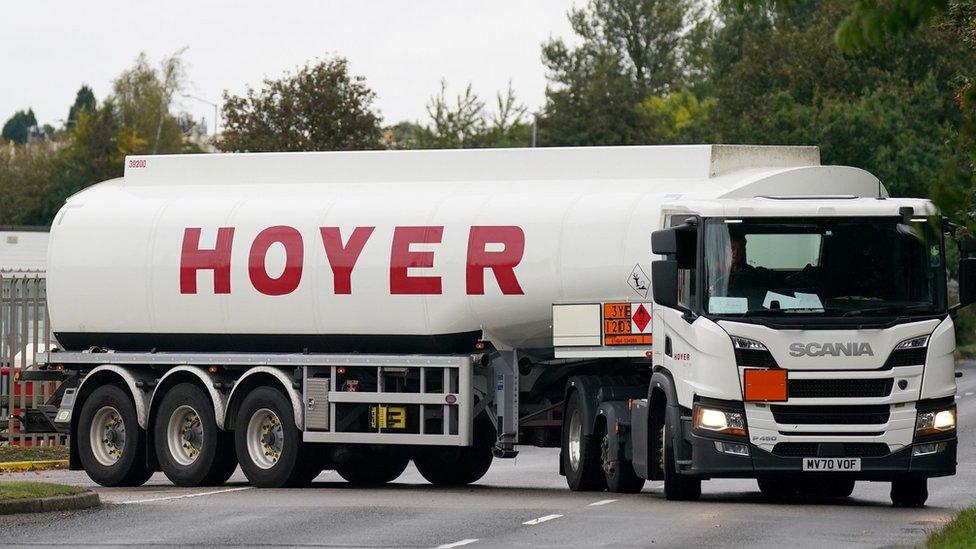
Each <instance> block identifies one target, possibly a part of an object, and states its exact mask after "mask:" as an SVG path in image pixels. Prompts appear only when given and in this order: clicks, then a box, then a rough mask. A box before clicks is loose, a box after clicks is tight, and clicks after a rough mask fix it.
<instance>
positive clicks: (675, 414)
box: [647, 368, 691, 459]
mask: <svg viewBox="0 0 976 549" xmlns="http://www.w3.org/2000/svg"><path fill="white" fill-rule="evenodd" d="M647 399H648V408H649V410H648V413H649V414H650V417H649V418H648V422H647V423H648V428H649V429H650V428H651V427H652V426H653V425H656V421H657V420H658V419H659V418H658V417H657V416H655V415H654V414H655V413H658V414H659V413H660V412H661V411H662V410H663V411H664V421H666V422H667V425H668V434H669V435H670V436H671V439H672V441H673V442H674V447H675V449H676V453H677V454H679V455H678V456H676V458H677V459H690V458H691V455H690V454H691V449H690V445H689V444H684V442H685V441H684V435H683V433H684V431H683V429H682V425H681V405H680V404H678V391H677V388H676V387H675V383H674V377H673V376H672V375H671V372H670V371H668V370H667V369H666V368H659V369H657V370H656V371H655V372H654V374H653V375H651V383H650V386H649V387H648V394H647ZM651 434H652V433H649V435H651ZM656 438H657V437H656V436H648V442H649V445H650V446H651V448H652V449H653V448H655V446H656V445H657V444H658V442H657V441H656ZM649 455H653V454H649Z"/></svg>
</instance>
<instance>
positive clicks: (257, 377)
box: [222, 366, 305, 431]
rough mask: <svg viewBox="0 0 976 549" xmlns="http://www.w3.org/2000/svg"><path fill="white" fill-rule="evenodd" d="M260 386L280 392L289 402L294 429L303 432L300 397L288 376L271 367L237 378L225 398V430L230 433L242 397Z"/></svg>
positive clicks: (302, 408)
mask: <svg viewBox="0 0 976 549" xmlns="http://www.w3.org/2000/svg"><path fill="white" fill-rule="evenodd" d="M261 386H269V387H275V388H277V389H279V390H281V391H282V392H283V393H284V394H285V395H286V396H287V397H288V399H289V400H290V401H291V406H292V411H293V412H294V415H295V427H297V428H298V430H299V431H304V426H305V414H304V412H305V409H304V407H303V406H302V395H301V394H300V393H299V392H298V391H297V390H296V389H295V387H294V385H293V381H292V379H291V378H289V377H288V375H287V374H286V373H285V372H283V371H282V370H279V369H278V368H272V367H271V366H257V367H254V368H251V369H250V370H248V371H246V372H245V373H244V375H242V376H241V377H240V378H238V380H237V382H236V383H235V384H234V388H233V389H231V391H230V396H229V397H228V398H227V405H226V408H225V412H224V414H225V415H224V420H223V421H222V423H223V425H225V430H227V431H231V430H233V428H234V417H235V416H236V415H237V411H238V410H240V408H241V403H242V402H243V401H244V397H246V396H247V394H248V393H250V392H251V391H252V390H253V389H255V388H257V387H261Z"/></svg>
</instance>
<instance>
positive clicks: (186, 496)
mask: <svg viewBox="0 0 976 549" xmlns="http://www.w3.org/2000/svg"><path fill="white" fill-rule="evenodd" d="M251 488H254V487H253V486H242V487H240V488H226V489H224V490H213V491H210V492H198V493H196V494H182V495H179V496H166V497H161V498H149V499H136V500H132V501H116V502H113V503H118V504H121V505H128V504H130V503H152V502H156V501H170V500H174V499H186V498H198V497H200V496H212V495H214V494H226V493H227V492H240V491H241V490H250V489H251Z"/></svg>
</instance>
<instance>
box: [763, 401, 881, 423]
mask: <svg viewBox="0 0 976 549" xmlns="http://www.w3.org/2000/svg"><path fill="white" fill-rule="evenodd" d="M770 409H771V410H772V412H773V419H774V420H776V423H782V424H790V425H877V424H880V423H887V422H888V416H890V415H891V409H890V407H889V406H888V405H887V404H869V405H854V406H788V405H785V406H784V405H779V404H773V405H770Z"/></svg>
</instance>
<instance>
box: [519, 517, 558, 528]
mask: <svg viewBox="0 0 976 549" xmlns="http://www.w3.org/2000/svg"><path fill="white" fill-rule="evenodd" d="M561 516H562V515H546V516H544V517H539V518H534V519H532V520H527V521H525V522H523V523H522V524H525V525H526V526H533V525H535V524H541V523H543V522H546V521H547V520H552V519H557V518H559V517H561Z"/></svg>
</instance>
